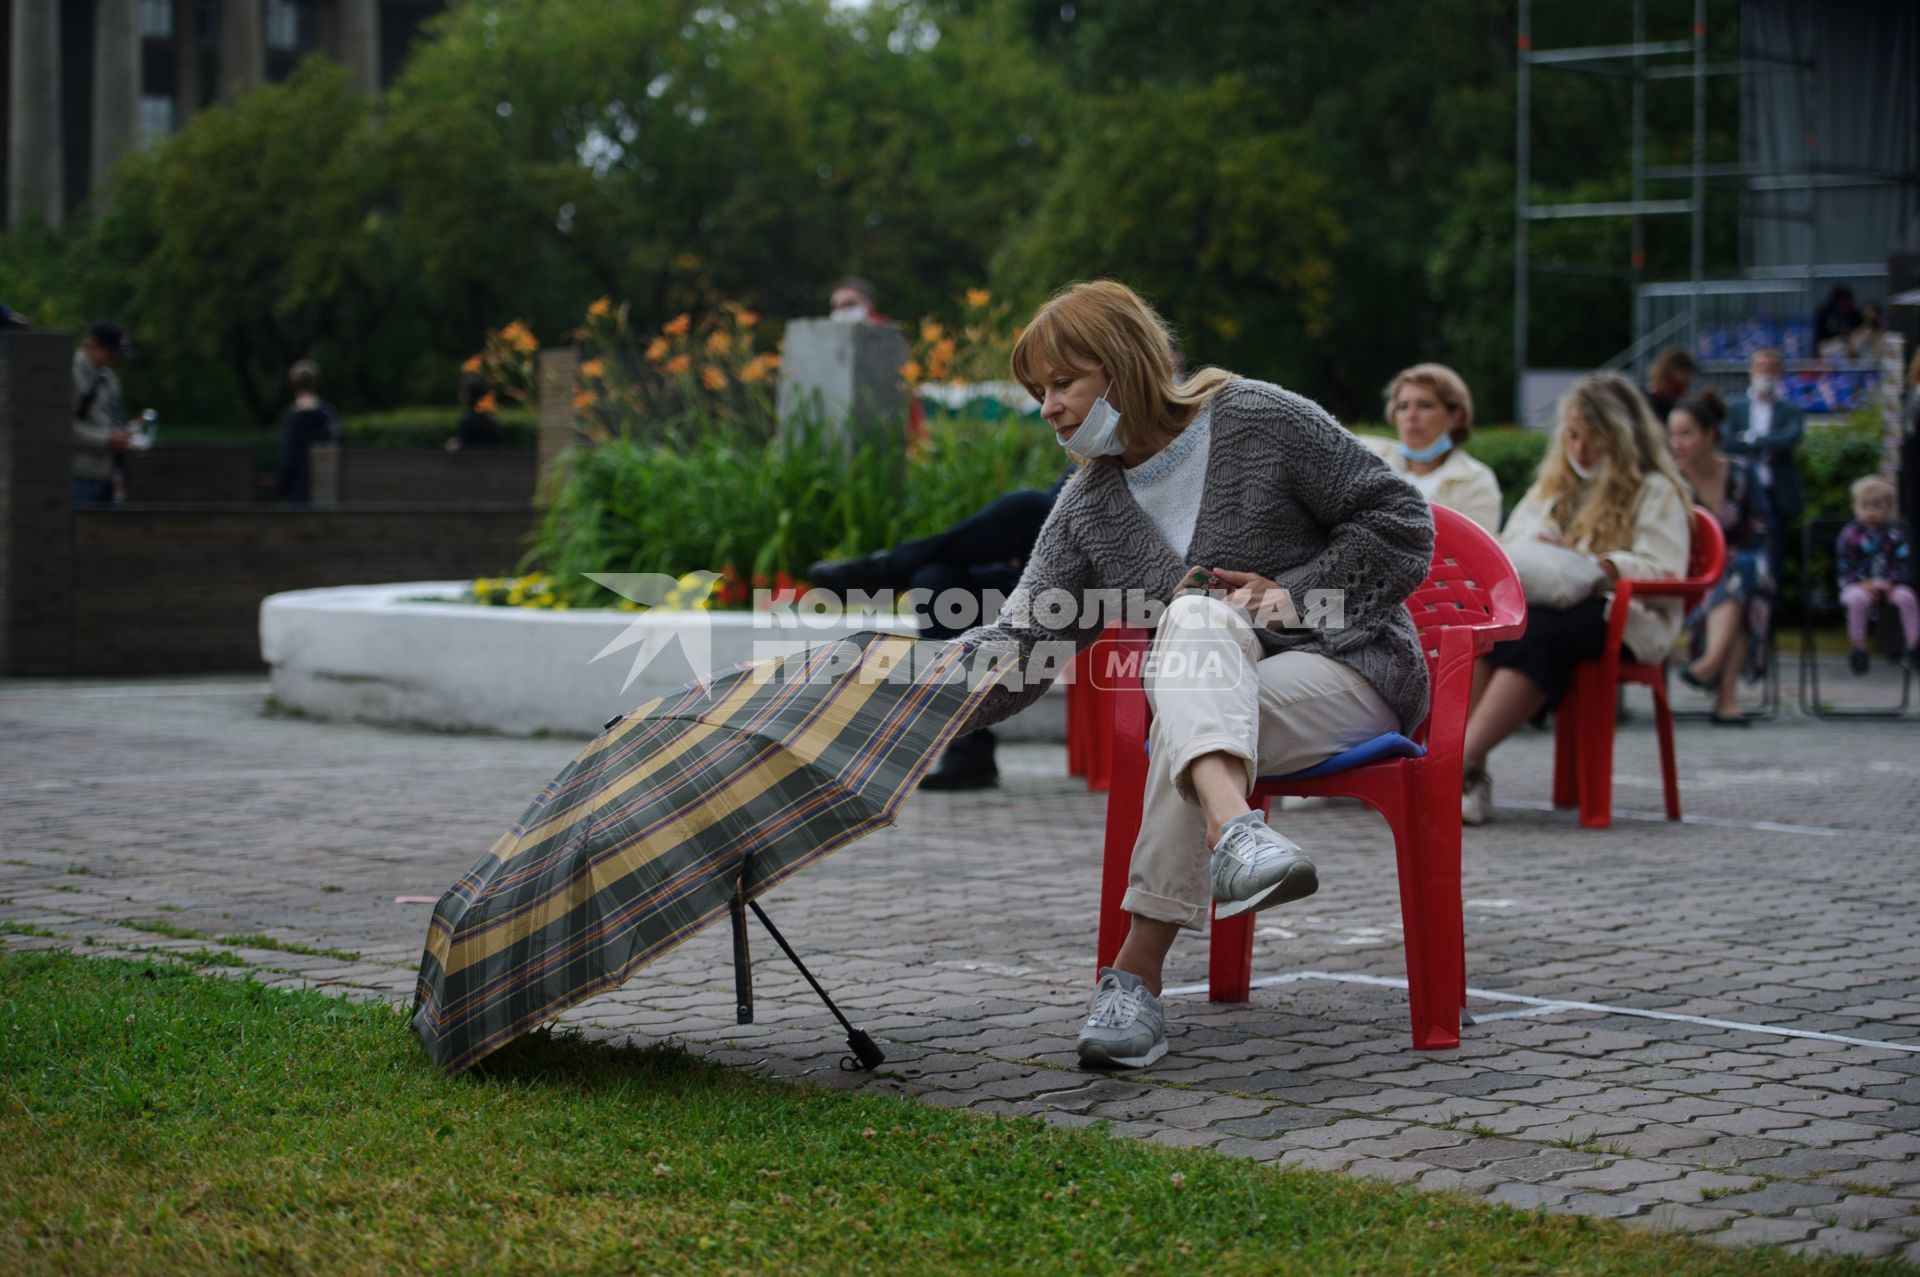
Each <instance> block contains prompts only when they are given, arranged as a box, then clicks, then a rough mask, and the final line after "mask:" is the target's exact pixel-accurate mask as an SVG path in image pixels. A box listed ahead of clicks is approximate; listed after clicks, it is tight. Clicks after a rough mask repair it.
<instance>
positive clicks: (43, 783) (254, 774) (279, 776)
mask: <svg viewBox="0 0 1920 1277" xmlns="http://www.w3.org/2000/svg"><path fill="white" fill-rule="evenodd" d="M502 765H505V766H511V765H512V763H511V762H507V763H505V764H503V763H502V760H500V759H492V758H469V759H462V760H455V761H452V762H445V763H435V764H434V765H433V770H434V771H435V772H453V771H477V770H481V769H484V768H489V767H499V766H502ZM365 772H377V773H379V774H381V775H388V774H391V773H392V772H393V767H392V766H391V765H389V764H386V763H342V764H341V765H340V766H338V767H253V768H245V769H238V770H234V771H222V772H148V773H140V774H137V775H131V776H115V775H112V774H111V773H103V774H101V775H98V776H89V777H88V778H87V779H85V780H36V781H34V782H32V783H31V784H30V785H29V786H28V788H29V789H50V790H82V789H93V788H95V787H96V786H99V785H153V784H167V785H171V784H176V783H179V782H183V781H192V782H194V783H196V784H198V783H203V782H219V781H229V780H297V779H300V778H303V777H308V776H351V775H355V774H357V773H365Z"/></svg>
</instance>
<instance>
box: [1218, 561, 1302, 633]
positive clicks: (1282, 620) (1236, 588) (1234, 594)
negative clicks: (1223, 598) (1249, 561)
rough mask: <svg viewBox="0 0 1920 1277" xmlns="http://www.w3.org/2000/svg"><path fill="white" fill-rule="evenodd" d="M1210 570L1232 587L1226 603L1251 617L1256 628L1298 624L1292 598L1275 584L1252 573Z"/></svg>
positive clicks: (1228, 569) (1226, 569)
mask: <svg viewBox="0 0 1920 1277" xmlns="http://www.w3.org/2000/svg"><path fill="white" fill-rule="evenodd" d="M1209 570H1210V571H1211V572H1212V573H1213V575H1214V576H1216V577H1218V578H1219V579H1220V580H1222V581H1224V582H1226V583H1227V585H1228V586H1229V587H1231V592H1230V593H1229V594H1228V595H1227V602H1229V603H1231V604H1233V605H1234V606H1235V607H1238V608H1244V609H1245V610H1246V612H1247V614H1248V615H1249V616H1251V617H1253V623H1254V624H1255V625H1261V626H1265V627H1266V628H1267V629H1270V630H1271V629H1280V628H1283V627H1288V628H1291V627H1297V626H1298V625H1299V624H1300V614H1299V613H1298V612H1297V611H1295V610H1294V606H1293V596H1292V595H1290V594H1288V593H1287V591H1286V589H1285V587H1283V586H1281V585H1280V584H1279V583H1278V582H1276V581H1270V580H1268V579H1267V578H1266V577H1264V576H1257V575H1255V574H1254V573H1252V572H1235V571H1234V570H1233V569H1231V568H1211V569H1209Z"/></svg>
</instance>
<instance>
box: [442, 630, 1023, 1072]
mask: <svg viewBox="0 0 1920 1277" xmlns="http://www.w3.org/2000/svg"><path fill="white" fill-rule="evenodd" d="M994 672H995V670H993V669H990V668H989V654H987V653H985V652H982V651H979V650H978V649H975V648H971V647H968V646H965V645H961V644H954V643H924V642H916V641H915V640H913V639H911V638H909V637H905V636H901V635H887V634H880V633H863V634H856V635H852V636H850V637H848V638H846V639H842V640H838V641H836V642H833V643H830V644H827V645H825V646H822V647H819V648H815V649H812V650H811V651H808V652H805V653H801V654H799V655H796V656H792V657H788V658H786V659H785V660H779V661H761V662H755V663H753V664H750V665H743V666H739V667H736V668H735V669H733V670H730V671H727V672H725V673H722V674H720V675H718V676H717V677H716V678H715V679H714V680H713V681H712V682H711V683H708V684H705V685H699V684H695V685H692V686H689V687H686V688H684V689H682V690H681V691H679V692H676V693H672V694H670V695H668V696H664V697H661V698H660V699H658V700H654V701H651V702H649V703H647V704H646V705H643V706H641V707H640V708H639V709H637V710H635V711H634V712H633V713H632V714H631V715H628V716H627V717H625V718H622V719H616V720H614V721H613V722H612V723H609V724H608V726H607V730H606V731H605V732H603V733H602V734H601V735H600V736H599V737H598V738H597V739H595V740H594V741H593V743H592V744H590V745H588V746H587V748H586V749H585V750H584V751H582V752H581V754H580V755H579V757H577V758H575V759H574V760H573V762H572V763H571V764H570V765H569V766H568V767H567V768H566V770H564V771H562V772H561V773H560V774H559V775H558V776H557V777H555V778H554V779H553V781H552V782H550V783H549V784H548V785H547V786H546V788H545V789H543V790H542V791H541V792H540V794H539V796H538V797H536V798H535V799H534V800H533V804H532V805H531V806H530V807H528V808H527V810H526V812H525V814H524V815H522V816H521V817H520V820H519V822H518V823H517V824H516V825H514V827H513V828H512V829H510V830H508V831H507V832H506V833H505V834H503V835H501V837H500V839H499V841H498V842H496V843H495V844H494V845H493V848H492V850H491V851H489V852H488V853H487V854H486V855H485V856H484V857H482V858H481V860H480V862H479V863H478V864H476V865H475V866H474V867H473V868H472V869H471V870H470V871H468V873H467V874H466V875H465V876H464V877H462V878H461V879H460V880H459V881H458V882H456V883H454V884H453V886H452V887H451V888H450V889H449V890H448V891H447V893H446V895H444V896H442V897H441V899H440V902H439V903H438V904H437V905H436V906H435V907H434V911H433V920H432V921H431V922H430V923H429V924H428V928H427V945H426V953H425V955H424V956H423V957H422V959H421V963H420V980H419V984H418V988H417V992H416V993H415V997H414V1013H413V1027H414V1030H415V1032H417V1033H418V1034H419V1035H420V1039H421V1041H422V1042H423V1043H425V1045H426V1048H427V1053H428V1055H430V1056H431V1057H432V1058H433V1061H434V1063H435V1064H437V1065H439V1066H440V1067H441V1068H442V1069H444V1070H445V1071H446V1072H448V1073H458V1072H460V1071H461V1070H463V1069H466V1068H468V1067H470V1066H471V1065H473V1064H474V1063H475V1062H476V1061H478V1060H480V1059H482V1058H483V1057H485V1056H486V1055H487V1054H488V1053H490V1052H492V1051H495V1050H497V1049H499V1048H500V1047H501V1046H503V1045H505V1044H506V1043H507V1042H509V1041H511V1040H512V1039H514V1038H515V1037H518V1036H519V1035H520V1034H522V1033H524V1032H526V1031H527V1030H528V1029H530V1028H533V1027H534V1026H535V1025H538V1024H540V1023H542V1022H543V1021H546V1020H550V1019H552V1018H553V1017H555V1016H557V1015H559V1014H560V1013H561V1012H562V1011H564V1010H566V1009H567V1008H568V1007H571V1006H573V1005H575V1004H576V1003H579V1002H582V1001H584V1000H585V999H587V998H590V997H592V996H593V995H595V994H597V993H602V992H605V991H606V990H608V989H612V988H614V987H616V986H618V985H619V984H621V983H622V982H623V981H625V980H626V979H627V977H629V976H631V975H632V974H633V973H634V972H635V971H637V970H639V969H640V968H641V967H642V966H644V965H646V964H647V963H649V962H651V961H653V960H654V959H655V958H657V957H659V956H660V955H661V954H663V953H666V952H667V951H668V950H670V949H672V948H673V947H674V946H676V945H678V944H679V943H680V942H681V941H683V940H685V939H687V938H688V937H689V936H691V935H693V934H694V933H695V932H697V931H699V930H700V929H702V928H703V927H706V926H709V925H710V924H712V923H713V922H715V921H717V920H718V919H719V918H721V917H723V916H726V915H728V914H729V913H730V912H731V913H732V914H733V915H734V918H735V922H736V927H738V926H740V925H742V921H741V920H742V919H743V917H744V915H743V913H742V912H741V910H742V906H743V905H746V904H747V903H748V902H751V901H752V900H753V899H754V897H756V896H759V895H760V894H762V893H763V892H765V891H767V890H769V889H770V888H772V887H773V886H775V885H777V884H778V883H780V882H782V881H784V880H785V879H786V878H787V877H788V876H790V875H791V874H793V873H795V872H797V871H798V870H800V869H801V868H803V867H805V866H806V865H808V864H810V863H812V862H813V861H814V860H817V859H818V858H819V857H821V856H823V855H825V854H826V853H828V852H829V851H832V850H833V849H835V848H836V847H839V846H841V845H843V844H845V843H848V842H851V841H852V840H853V839H855V838H858V837H859V836H860V835H862V834H864V833H867V832H868V831H869V830H872V829H875V828H878V827H879V826H881V825H886V824H891V823H892V821H893V818H894V815H895V813H896V812H897V811H898V810H899V807H900V804H901V803H902V802H904V801H905V799H906V796H907V794H909V793H910V792H912V790H913V787H914V785H915V784H916V783H918V781H919V779H920V777H921V775H922V774H923V773H924V772H925V771H926V769H927V768H928V767H929V766H930V765H931V764H932V762H933V760H934V758H935V757H936V756H937V755H938V753H939V751H940V749H941V748H942V747H943V746H944V745H945V744H946V743H947V741H948V740H949V739H950V738H951V737H952V736H953V734H954V732H955V731H956V730H957V729H958V728H959V727H960V725H961V723H963V722H964V721H965V720H966V718H967V716H968V714H969V713H971V711H972V710H973V708H974V707H975V706H976V705H977V704H978V703H979V701H980V699H981V698H982V697H983V696H984V695H985V694H986V692H987V689H988V688H989V686H991V683H992V674H993V673H994ZM751 907H752V908H753V909H754V911H755V912H756V913H760V910H759V906H758V905H757V904H755V905H752V906H751ZM760 916H761V918H762V920H763V921H765V914H764V913H760ZM775 938H776V939H779V937H778V935H777V933H776V936H775ZM781 943H782V947H783V948H784V947H786V946H785V942H784V941H782V942H781ZM789 952H790V951H789ZM736 953H737V955H738V956H740V957H744V939H743V936H742V934H741V933H740V932H738V931H737V932H736ZM742 975H743V976H744V972H742ZM808 978H809V980H811V978H812V977H811V976H809V977H808ZM815 987H816V988H817V987H818V986H817V985H816V986H815ZM829 1005H831V1004H829ZM750 1007H751V1002H750V995H748V994H747V993H746V991H745V989H744V985H743V992H742V1006H741V1014H742V1016H743V1018H744V1017H746V1016H747V1015H748V1014H749V1013H750ZM835 1014H836V1015H838V1014H839V1012H838V1011H837V1010H836V1011H835ZM843 1022H844V1018H843ZM857 1050H858V1048H856V1051H857Z"/></svg>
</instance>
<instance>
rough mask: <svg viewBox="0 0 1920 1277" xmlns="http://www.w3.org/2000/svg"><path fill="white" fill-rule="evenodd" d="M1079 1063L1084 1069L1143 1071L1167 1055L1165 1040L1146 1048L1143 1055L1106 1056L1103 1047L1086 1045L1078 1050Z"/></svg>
mask: <svg viewBox="0 0 1920 1277" xmlns="http://www.w3.org/2000/svg"><path fill="white" fill-rule="evenodd" d="M1079 1052H1080V1063H1081V1065H1082V1066H1083V1067H1086V1068H1096V1069H1098V1068H1113V1069H1144V1068H1146V1067H1147V1066H1148V1065H1149V1064H1152V1063H1153V1062H1154V1061H1156V1060H1158V1059H1159V1058H1160V1057H1161V1056H1163V1055H1165V1054H1166V1053H1167V1043H1166V1039H1164V1038H1162V1039H1161V1040H1160V1041H1158V1042H1155V1043H1154V1044H1153V1045H1152V1046H1151V1047H1149V1048H1147V1053H1146V1054H1145V1055H1108V1054H1107V1053H1106V1049H1105V1048H1104V1047H1100V1046H1098V1045H1094V1044H1088V1045H1087V1046H1082V1047H1080V1048H1079Z"/></svg>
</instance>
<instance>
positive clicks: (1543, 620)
mask: <svg viewBox="0 0 1920 1277" xmlns="http://www.w3.org/2000/svg"><path fill="white" fill-rule="evenodd" d="M1606 646H1607V600H1606V599H1605V598H1604V597H1595V598H1591V599H1588V600H1586V601H1585V602H1583V603H1576V604H1574V605H1573V606H1572V607H1569V608H1557V607H1541V606H1540V605H1539V604H1537V603H1529V604H1527V632H1526V633H1525V634H1522V635H1521V636H1520V637H1519V638H1517V639H1509V640H1507V641H1506V642H1505V643H1495V644H1494V645H1493V650H1492V651H1490V652H1488V653H1487V660H1488V661H1489V662H1490V663H1491V664H1492V665H1493V667H1494V668H1495V669H1503V670H1517V671H1518V672H1520V673H1521V674H1524V675H1526V677H1527V680H1528V681H1529V682H1531V683H1532V684H1533V685H1534V686H1535V687H1537V688H1539V689H1540V690H1541V691H1543V692H1545V693H1546V694H1547V708H1548V709H1558V708H1559V706H1560V698H1561V697H1562V696H1565V695H1566V694H1567V688H1568V687H1569V686H1570V685H1571V684H1572V683H1573V670H1574V667H1575V666H1576V665H1579V664H1580V663H1581V662H1582V661H1593V660H1598V659H1599V657H1600V653H1601V652H1603V651H1605V650H1606Z"/></svg>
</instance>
